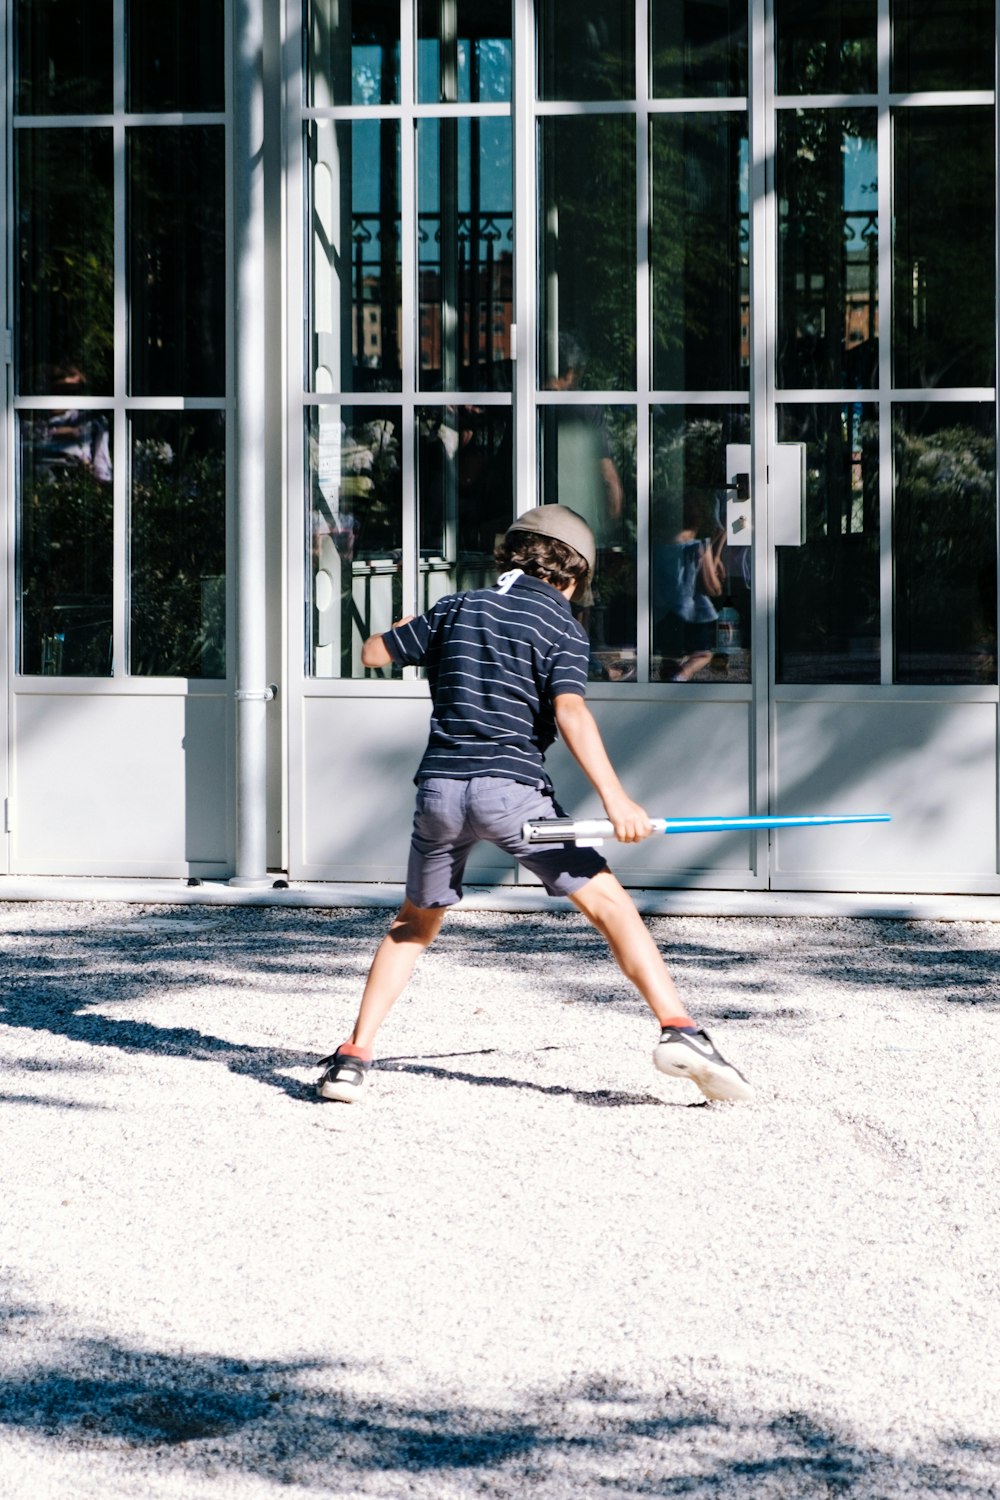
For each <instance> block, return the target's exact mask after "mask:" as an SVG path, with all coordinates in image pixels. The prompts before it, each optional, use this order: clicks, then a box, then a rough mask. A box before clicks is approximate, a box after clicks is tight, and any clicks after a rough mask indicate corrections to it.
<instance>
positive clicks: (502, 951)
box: [0, 907, 1000, 1107]
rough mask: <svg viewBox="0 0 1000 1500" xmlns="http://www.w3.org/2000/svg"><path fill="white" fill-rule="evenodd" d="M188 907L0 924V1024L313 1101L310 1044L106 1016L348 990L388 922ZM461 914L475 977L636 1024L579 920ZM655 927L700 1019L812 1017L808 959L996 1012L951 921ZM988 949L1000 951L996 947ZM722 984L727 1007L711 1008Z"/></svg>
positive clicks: (907, 995)
mask: <svg viewBox="0 0 1000 1500" xmlns="http://www.w3.org/2000/svg"><path fill="white" fill-rule="evenodd" d="M190 910H191V909H188V908H185V912H186V916H185V918H184V920H183V923H182V924H179V926H178V929H177V930H172V928H171V924H170V919H169V917H166V918H164V919H163V920H162V922H158V923H157V925H155V926H154V927H153V929H152V931H150V929H149V928H148V926H147V927H146V928H145V929H144V928H142V927H139V926H138V925H133V926H126V927H125V928H124V929H122V928H120V927H119V928H110V927H103V926H99V925H96V924H94V925H85V924H81V925H80V926H76V927H74V926H71V925H66V926H64V927H61V928H58V929H45V930H41V931H39V930H35V929H33V928H31V927H30V926H28V925H27V924H26V925H24V926H23V927H17V928H5V929H0V952H2V951H6V952H7V956H8V960H9V961H8V963H7V966H6V968H5V969H4V971H3V973H2V974H0V1023H2V1024H3V1025H6V1026H11V1027H17V1028H21V1029H24V1030H30V1031H35V1032H38V1033H41V1034H46V1035H49V1036H52V1037H56V1038H62V1039H64V1040H66V1041H68V1042H73V1043H80V1044H84V1045H88V1046H92V1047H111V1048H117V1049H120V1050H121V1051H124V1052H130V1053H137V1054H144V1055H150V1056H165V1057H181V1058H185V1059H187V1060H195V1061H206V1062H212V1063H215V1064H218V1065H221V1066H223V1067H225V1068H226V1069H227V1070H228V1071H229V1072H231V1073H233V1074H236V1075H237V1076H239V1077H244V1078H250V1079H253V1080H254V1081H256V1082H259V1083H262V1084H265V1085H267V1086H269V1087H272V1088H276V1089H278V1090H280V1092H282V1093H283V1094H284V1095H286V1096H287V1097H288V1098H290V1099H292V1100H295V1101H297V1102H304V1101H306V1100H308V1101H310V1102H312V1101H314V1098H315V1095H314V1090H313V1086H312V1082H311V1081H310V1082H308V1083H306V1082H302V1081H301V1080H299V1079H296V1078H294V1077H289V1076H288V1074H289V1073H290V1072H293V1071H296V1070H303V1069H312V1068H314V1067H315V1066H316V1064H317V1063H318V1061H319V1058H318V1056H317V1054H316V1053H314V1052H313V1051H312V1050H304V1049H298V1048H294V1047H283V1046H269V1045H266V1044H261V1045H252V1044H249V1043H242V1042H239V1041H233V1040H231V1039H229V1038H226V1037H222V1036H217V1035H214V1034H212V1033H211V1032H208V1031H203V1030H201V1029H199V1028H197V1027H194V1026H171V1025H157V1024H154V1023H152V1022H149V1021H144V1020H141V1019H133V1018H129V1017H127V1016H115V1015H109V1014H108V1013H107V1012H108V1011H109V1010H111V1009H112V1008H113V1007H115V1006H117V1005H123V1006H127V1005H129V1004H131V1003H133V1002H135V1001H139V1002H140V1003H141V1002H143V1001H146V1000H150V999H154V998H156V997H158V996H162V995H164V994H169V993H171V992H180V993H183V991H184V989H185V987H187V986H191V987H198V988H199V989H201V988H204V986H205V984H206V981H207V982H209V983H210V984H211V986H212V988H213V989H219V990H232V991H235V992H237V993H242V992H243V991H244V990H246V991H250V992H253V993H255V994H257V995H260V994H264V995H266V994H267V993H268V992H269V990H270V989H271V987H272V986H273V988H274V990H275V993H278V992H280V990H281V987H282V985H283V984H287V983H288V982H294V981H295V980H296V979H300V978H301V977H302V976H303V975H309V976H312V977H313V978H315V977H316V976H317V975H319V974H322V975H324V976H325V975H327V974H331V975H332V976H334V977H336V976H338V975H339V976H340V977H341V978H342V977H343V975H344V972H345V970H346V971H348V972H350V974H351V978H352V983H353V977H354V974H355V973H358V974H360V973H362V972H363V970H364V968H365V967H366V966H367V961H368V959H369V958H370V956H371V954H372V953H373V952H374V948H375V945H376V943H377V941H378V939H379V938H380V937H381V935H382V933H383V932H384V930H385V927H386V915H385V913H384V912H382V911H370V910H366V911H358V910H347V911H343V912H341V911H329V910H324V909H315V910H313V909H310V910H302V909H299V908H290V909H288V908H266V907H265V908H238V909H234V910H233V911H232V912H230V913H227V915H226V917H225V918H224V919H220V918H219V914H218V911H217V909H216V908H209V909H208V910H209V911H210V912H211V919H210V920H209V921H207V922H206V930H205V931H204V932H199V931H197V930H193V927H192V922H191V916H190ZM193 910H195V911H197V910H198V909H197V908H194V909H193ZM469 917H470V920H467V921H465V922H463V920H462V914H458V915H457V917H456V919H455V923H454V925H453V927H452V928H451V930H450V931H446V934H443V935H442V937H441V938H440V939H439V940H438V944H437V945H435V947H436V949H437V948H440V949H443V950H444V952H445V954H446V956H447V955H448V954H449V953H450V954H452V956H453V955H454V952H455V951H456V950H457V952H458V953H460V954H461V957H462V961H463V964H466V963H467V964H468V965H469V966H470V967H472V968H476V967H483V966H485V965H497V966H499V967H502V968H503V969H504V971H505V972H509V971H510V968H511V966H512V965H514V966H517V965H521V966H522V967H523V968H524V970H525V971H526V973H528V974H529V975H530V977H531V981H532V983H533V984H534V985H535V987H536V988H537V989H538V990H539V992H540V993H541V994H542V995H544V996H545V997H546V998H547V999H548V1000H554V1001H571V1002H572V1003H573V1004H574V1005H583V1006H587V1007H594V1006H599V1007H601V1008H603V1009H612V1010H615V1011H621V1012H623V1013H628V1014H630V1015H635V1014H637V1013H638V1012H641V1008H642V1003H641V1001H640V1000H639V998H638V996H636V995H635V994H634V993H633V992H632V990H631V988H630V986H629V985H628V984H627V982H626V981H625V980H624V979H623V978H622V976H621V975H620V974H619V973H618V970H617V969H616V968H615V966H614V963H613V961H612V959H611V958H610V955H608V954H607V950H606V948H605V946H604V943H603V940H602V939H601V938H600V937H599V936H598V935H597V934H595V933H591V932H590V930H589V929H588V928H587V926H586V924H585V923H584V922H583V919H582V918H580V917H579V916H578V914H576V913H572V912H567V913H566V914H558V915H555V916H552V915H546V916H544V917H542V918H539V919H529V920H526V919H525V918H524V917H523V916H519V917H517V918H516V919H515V918H512V917H510V916H509V915H506V914H502V913H500V914H495V915H491V916H490V917H488V918H487V917H484V915H483V914H481V913H476V914H474V916H473V915H472V914H469ZM146 918H148V913H147V914H146ZM146 918H140V920H144V919H146ZM652 920H653V922H654V933H655V935H656V936H657V937H658V938H659V939H660V940H661V942H662V943H663V947H664V950H665V954H666V958H667V962H668V965H670V966H671V967H675V968H676V969H678V970H680V972H681V973H683V974H685V975H688V974H691V973H694V974H695V975H697V973H698V972H699V970H700V971H701V972H702V973H703V975H704V976H705V981H706V982H705V985H704V989H703V994H702V996H700V997H699V998H698V999H697V1000H696V1003H695V1009H696V1012H697V1014H698V1015H699V1016H700V1017H702V1018H703V1019H704V1020H705V1021H706V1022H707V1023H709V1024H711V1023H712V1022H713V1021H722V1022H726V1023H734V1024H741V1023H749V1024H753V1023H755V1022H757V1021H758V1020H764V1021H767V1022H772V1021H774V1020H775V1019H781V1020H782V1021H783V1023H784V1024H793V1025H799V1024H808V1023H809V1021H810V1019H811V1012H810V1011H808V1010H805V1009H803V1008H802V1007H801V1006H800V1005H798V1004H790V1005H788V1004H786V1005H782V1004H781V1003H780V1002H781V1000H782V999H783V998H784V997H785V996H788V995H791V994H794V991H795V989H796V986H797V983H798V975H799V974H800V973H801V969H802V966H803V964H808V969H809V974H810V977H811V978H814V979H817V980H823V981H825V982H827V983H829V984H830V985H833V986H835V987H836V989H837V990H838V991H839V992H842V993H843V994H844V996H845V997H848V998H849V996H850V993H851V992H852V991H855V990H857V991H858V992H866V993H870V992H871V991H872V990H873V988H877V989H879V990H882V991H884V992H886V994H887V995H889V994H892V995H893V996H895V997H896V998H898V999H900V1000H904V1001H908V1002H910V1003H914V1002H917V1003H919V1002H920V1001H922V1000H926V999H928V998H933V999H935V1000H942V999H943V1000H945V1001H947V1003H949V1004H964V1005H970V1006H972V1005H975V1006H980V1007H984V1008H986V1009H989V1010H992V1009H995V1008H997V1006H998V1005H1000V996H998V994H997V988H996V982H995V971H996V956H997V955H996V948H995V947H993V948H991V947H989V946H987V945H986V944H984V945H983V946H982V947H978V946H974V945H973V944H971V943H969V942H967V941H964V940H963V935H962V934H961V932H956V933H955V934H954V938H953V940H951V941H949V938H950V933H949V924H946V923H928V922H919V921H913V922H908V921H902V920H899V919H884V920H880V919H854V922H856V923H857V925H856V926H855V925H853V923H852V927H851V930H850V936H849V937H845V936H844V933H843V924H842V923H841V922H839V921H838V920H837V919H829V920H825V919H809V922H808V933H809V938H810V941H809V942H808V943H806V944H804V945H803V944H799V943H794V942H793V943H777V944H768V943H767V942H761V944H760V946H759V948H758V949H756V951H746V949H743V950H741V949H740V947H739V935H740V931H741V930H742V929H743V928H744V927H745V926H746V924H747V923H748V922H749V923H750V925H751V926H752V927H753V928H754V929H755V931H756V932H758V933H759V932H760V930H761V927H767V925H768V924H770V925H772V926H773V924H774V923H775V922H782V923H789V922H791V923H794V919H791V918H772V919H766V918H760V919H740V920H739V921H738V922H735V921H734V922H733V923H732V924H731V925H730V924H729V923H728V922H727V920H726V919H715V920H711V919H707V920H704V921H703V920H702V919H691V918H684V919H677V923H676V925H675V924H674V922H673V920H672V919H669V918H654V919H652ZM566 922H571V923H572V924H573V930H572V940H573V946H572V957H571V958H569V959H568V958H567V951H566V949H567V945H565V944H561V943H559V942H558V941H556V942H554V941H553V938H554V936H558V928H559V926H561V924H563V923H566ZM554 924H555V926H556V928H557V933H556V934H554V933H553V925H554ZM982 925H983V924H980V926H982ZM664 929H665V930H664ZM664 938H666V941H665V942H663V939H664ZM954 939H958V941H955V940H954ZM27 943H31V944H32V945H34V946H33V947H32V949H31V951H28V952H22V951H20V950H21V946H22V945H26V944H27ZM996 946H997V947H1000V939H998V941H997V945H996ZM262 951H263V953H264V954H265V955H266V966H265V965H264V963H263V962H262ZM434 956H435V950H432V951H431V953H430V954H428V955H427V957H426V958H425V959H424V960H423V965H422V970H421V972H426V971H427V969H428V968H430V967H431V966H433V964H434ZM723 986H724V990H725V998H724V999H723V998H721V997H720V998H718V999H716V998H715V996H716V995H718V994H719V991H720V989H721V988H722V987H723ZM776 1001H777V1002H778V1004H777V1007H776V1004H775V1002H776ZM94 1007H100V1010H95V1009H94ZM235 1014H238V1012H235ZM17 1066H18V1067H19V1068H27V1069H37V1070H38V1071H45V1072H50V1071H57V1070H61V1069H66V1068H75V1069H81V1068H86V1067H87V1066H88V1064H87V1063H85V1062H81V1061H73V1062H71V1063H66V1062H64V1061H62V1060H61V1059H60V1058H59V1057H58V1055H54V1056H53V1057H52V1058H51V1060H50V1059H47V1058H46V1059H38V1058H34V1059H26V1060H24V1061H20V1060H19V1061H18V1063H17ZM381 1066H382V1067H383V1068H386V1069H388V1070H390V1071H393V1070H394V1071H397V1072H410V1073H413V1074H423V1075H424V1076H427V1077H432V1078H438V1079H440V1080H442V1081H457V1082H461V1083H465V1084H468V1085H470V1086H472V1087H490V1088H522V1089H526V1090H530V1091H533V1092H536V1093H540V1094H547V1095H550V1096H551V1097H568V1098H573V1099H575V1100H576V1101H577V1102H578V1103H581V1104H587V1105H592V1106H596V1107H601V1106H604V1107H627V1106H633V1105H639V1104H649V1105H656V1106H659V1107H665V1103H666V1101H664V1100H662V1099H658V1098H655V1097H654V1096H651V1095H645V1094H625V1093H618V1092H616V1091H614V1090H590V1091H588V1090H580V1089H573V1088H571V1087H568V1086H562V1085H557V1084H541V1083H534V1082H532V1081H530V1080H528V1079H518V1078H516V1077H510V1076H503V1077H500V1076H491V1075H488V1074H483V1075H481V1074H478V1073H475V1072H472V1071H459V1070H454V1069H448V1068H440V1067H435V1066H434V1065H433V1062H432V1061H431V1060H429V1059H427V1058H421V1059H413V1060H412V1061H409V1062H407V1061H404V1060H402V1059H396V1060H393V1059H386V1060H384V1061H382V1063H381ZM21 1102H38V1103H42V1102H44V1103H49V1102H50V1101H48V1100H44V1101H43V1100H42V1099H41V1096H37V1097H36V1096H34V1095H33V1096H32V1097H31V1098H30V1099H29V1098H28V1097H27V1096H24V1098H23V1099H22V1101H21Z"/></svg>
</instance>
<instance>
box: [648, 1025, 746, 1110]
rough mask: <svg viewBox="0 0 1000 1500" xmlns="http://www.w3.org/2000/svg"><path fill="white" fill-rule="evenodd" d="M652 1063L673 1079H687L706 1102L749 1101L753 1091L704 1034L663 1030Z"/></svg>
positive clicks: (736, 1069)
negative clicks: (711, 1100) (700, 1092)
mask: <svg viewBox="0 0 1000 1500" xmlns="http://www.w3.org/2000/svg"><path fill="white" fill-rule="evenodd" d="M653 1062H654V1063H655V1064H656V1066H657V1067H658V1068H659V1070H660V1072H661V1073H669V1074H670V1076H671V1077H672V1078H690V1080H691V1082H692V1083H696V1084H697V1085H698V1087H699V1088H700V1089H701V1091H702V1093H703V1094H704V1095H705V1098H706V1099H734V1100H735V1099H752V1098H753V1089H752V1087H751V1086H750V1084H749V1083H748V1082H747V1080H746V1079H745V1078H744V1077H743V1074H742V1073H741V1072H740V1070H739V1068H734V1067H733V1065H732V1063H729V1062H726V1059H725V1058H724V1057H723V1056H722V1053H721V1052H719V1051H718V1050H717V1048H716V1046H715V1044H714V1042H713V1041H712V1038H711V1037H710V1036H709V1034H708V1032H707V1031H702V1030H700V1029H699V1030H698V1031H682V1030H680V1029H678V1027H676V1026H664V1028H663V1030H662V1031H661V1032H660V1040H659V1042H658V1043H657V1044H656V1046H655V1047H654V1048H653Z"/></svg>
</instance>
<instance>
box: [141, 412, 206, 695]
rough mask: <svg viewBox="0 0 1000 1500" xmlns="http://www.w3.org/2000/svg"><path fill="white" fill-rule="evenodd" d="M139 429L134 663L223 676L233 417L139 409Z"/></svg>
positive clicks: (154, 672)
mask: <svg viewBox="0 0 1000 1500" xmlns="http://www.w3.org/2000/svg"><path fill="white" fill-rule="evenodd" d="M131 429H132V469H131V476H130V477H131V484H130V491H131V497H130V504H129V649H128V657H129V671H130V672H131V673H132V675H133V676H137V677H225V675H226V428H225V417H224V416H223V414H222V413H221V412H216V411H185V412H136V413H135V414H134V415H133V417H132V423H131Z"/></svg>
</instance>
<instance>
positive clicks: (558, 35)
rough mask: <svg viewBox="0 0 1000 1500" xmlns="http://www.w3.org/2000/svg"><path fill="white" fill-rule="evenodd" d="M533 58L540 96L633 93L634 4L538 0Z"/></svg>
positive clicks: (631, 96)
mask: <svg viewBox="0 0 1000 1500" xmlns="http://www.w3.org/2000/svg"><path fill="white" fill-rule="evenodd" d="M538 59H539V63H538V97H539V98H540V99H547V100H551V99H634V98H635V10H634V7H633V6H631V5H609V4H608V3H607V0H575V3H574V4H572V5H569V4H567V3H566V0H540V4H539V6H538Z"/></svg>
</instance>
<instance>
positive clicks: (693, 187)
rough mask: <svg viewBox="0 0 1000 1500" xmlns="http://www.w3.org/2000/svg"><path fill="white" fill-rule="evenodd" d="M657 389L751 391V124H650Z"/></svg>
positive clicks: (733, 120)
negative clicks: (749, 189) (749, 388)
mask: <svg viewBox="0 0 1000 1500" xmlns="http://www.w3.org/2000/svg"><path fill="white" fill-rule="evenodd" d="M651 151H652V183H653V187H652V231H651V235H650V258H651V273H652V284H653V385H654V387H655V388H656V389H658V390H674V391H677V390H706V391H711V390H724V391H737V390H746V389H747V386H748V383H749V375H750V238H749V211H750V205H749V196H748V183H749V156H748V142H747V119H746V115H745V114H743V113H742V112H741V113H739V114H726V115H713V114H697V115H660V116H657V117H655V118H654V119H653V121H652V125H651Z"/></svg>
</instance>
